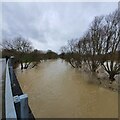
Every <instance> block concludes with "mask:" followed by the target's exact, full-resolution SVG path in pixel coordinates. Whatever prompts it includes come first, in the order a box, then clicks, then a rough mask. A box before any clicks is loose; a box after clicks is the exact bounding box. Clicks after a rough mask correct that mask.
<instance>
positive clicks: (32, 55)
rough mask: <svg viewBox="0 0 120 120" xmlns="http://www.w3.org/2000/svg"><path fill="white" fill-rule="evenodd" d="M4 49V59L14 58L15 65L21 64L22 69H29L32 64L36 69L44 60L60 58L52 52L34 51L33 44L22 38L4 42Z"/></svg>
mask: <svg viewBox="0 0 120 120" xmlns="http://www.w3.org/2000/svg"><path fill="white" fill-rule="evenodd" d="M2 47H3V49H2V57H3V58H9V57H10V56H14V57H15V60H14V61H15V63H16V64H21V69H27V68H28V67H29V65H30V64H31V63H32V67H35V66H36V65H37V64H38V63H40V62H41V61H42V60H48V59H57V58H58V54H57V53H55V52H53V51H51V50H48V51H47V52H43V51H41V50H37V49H34V48H33V46H32V43H31V42H30V41H29V40H27V39H25V38H23V37H21V36H19V37H15V38H14V39H12V40H8V39H7V40H3V43H2Z"/></svg>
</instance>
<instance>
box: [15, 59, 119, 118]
mask: <svg viewBox="0 0 120 120" xmlns="http://www.w3.org/2000/svg"><path fill="white" fill-rule="evenodd" d="M16 74H17V78H18V80H19V83H20V85H21V87H22V89H23V91H24V93H26V94H28V97H29V105H30V107H31V110H32V112H33V114H34V116H35V118H49V117H50V118H95V117H96V118H117V116H118V93H117V92H113V91H111V90H108V89H105V88H102V87H100V86H99V85H95V84H92V83H91V82H88V80H87V79H88V77H87V74H83V73H81V72H80V71H78V70H76V69H73V68H71V66H70V65H67V63H66V62H63V61H62V60H61V59H58V60H49V61H45V62H42V63H40V64H39V65H38V66H37V67H35V68H32V69H27V70H24V71H23V72H21V70H20V69H19V68H18V69H16Z"/></svg>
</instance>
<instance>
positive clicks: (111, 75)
mask: <svg viewBox="0 0 120 120" xmlns="http://www.w3.org/2000/svg"><path fill="white" fill-rule="evenodd" d="M114 77H115V74H114V73H112V72H111V73H109V80H110V83H111V84H112V82H113V81H115V78H114Z"/></svg>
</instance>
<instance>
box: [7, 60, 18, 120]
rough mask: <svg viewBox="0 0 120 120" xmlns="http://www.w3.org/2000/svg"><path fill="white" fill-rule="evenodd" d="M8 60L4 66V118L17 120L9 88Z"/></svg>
mask: <svg viewBox="0 0 120 120" xmlns="http://www.w3.org/2000/svg"><path fill="white" fill-rule="evenodd" d="M8 63H9V60H8V61H7V64H6V81H5V116H6V118H14V119H16V120H17V115H16V111H15V106H14V99H13V94H12V88H11V80H10V72H9V65H8Z"/></svg>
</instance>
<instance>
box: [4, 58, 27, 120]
mask: <svg viewBox="0 0 120 120" xmlns="http://www.w3.org/2000/svg"><path fill="white" fill-rule="evenodd" d="M11 68H12V66H11V59H8V61H7V64H6V80H5V118H14V119H16V120H17V119H18V116H19V119H20V118H29V107H28V96H27V94H22V95H16V96H13V91H12V86H13V85H14V82H13V69H11ZM10 73H11V74H10ZM15 104H18V105H19V107H18V108H16V107H15ZM16 109H18V111H19V115H18V113H17V112H16Z"/></svg>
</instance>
